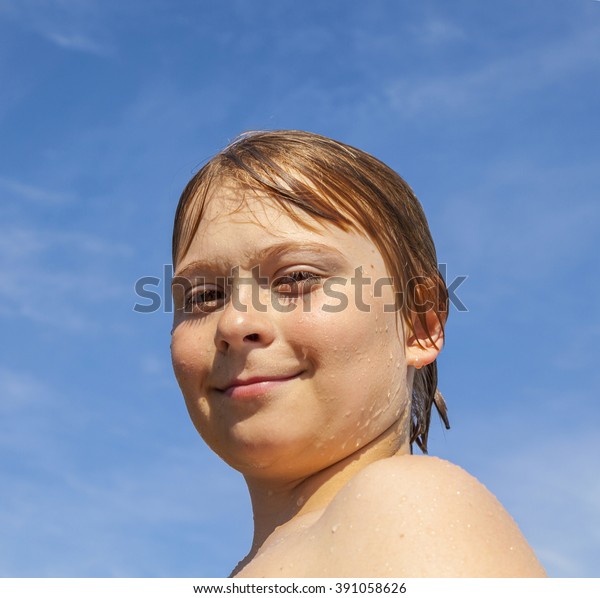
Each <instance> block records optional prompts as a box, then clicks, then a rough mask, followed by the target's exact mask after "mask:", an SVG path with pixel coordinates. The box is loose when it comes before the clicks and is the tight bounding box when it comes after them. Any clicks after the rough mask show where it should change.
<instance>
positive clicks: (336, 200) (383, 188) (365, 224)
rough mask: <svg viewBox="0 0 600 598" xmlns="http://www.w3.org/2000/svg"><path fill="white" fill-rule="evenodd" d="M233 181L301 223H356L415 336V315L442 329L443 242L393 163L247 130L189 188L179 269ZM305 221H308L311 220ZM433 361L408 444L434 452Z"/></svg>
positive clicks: (328, 144) (416, 385)
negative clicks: (212, 204)
mask: <svg viewBox="0 0 600 598" xmlns="http://www.w3.org/2000/svg"><path fill="white" fill-rule="evenodd" d="M224 182H234V183H235V184H238V185H240V186H241V187H243V188H246V189H250V190H254V191H257V192H260V193H264V194H266V195H268V196H269V197H271V198H273V199H274V200H276V202H277V203H278V205H279V206H280V207H281V208H282V209H283V210H284V211H285V212H286V213H287V214H288V215H289V216H290V217H291V218H293V219H294V220H295V221H297V222H299V221H300V218H299V216H298V214H297V211H295V210H294V208H300V210H302V211H303V212H306V213H308V214H309V215H310V216H312V217H313V218H314V219H315V220H316V221H326V222H330V223H332V224H334V225H335V226H337V227H339V228H340V229H342V230H344V231H347V230H350V229H357V230H360V231H362V232H363V233H365V234H366V235H368V237H369V238H370V239H371V241H372V242H373V243H374V244H375V245H376V246H377V248H378V249H379V251H380V253H381V255H382V256H383V259H384V262H385V264H386V266H387V269H388V272H389V273H390V275H391V276H392V278H393V281H394V287H395V290H396V297H397V298H398V299H397V305H396V308H397V309H398V311H399V312H400V314H401V316H402V321H403V323H404V324H405V325H406V326H407V327H408V330H409V331H410V332H411V333H413V334H414V332H415V330H414V316H415V315H416V316H417V318H418V321H419V323H420V326H421V328H422V329H423V330H424V331H425V334H426V335H427V337H428V338H429V340H430V341H431V342H433V343H434V345H435V341H434V340H433V338H432V337H431V331H430V330H429V327H428V322H427V314H428V313H429V312H431V311H433V313H435V315H436V316H437V320H438V322H439V325H440V326H441V329H442V331H443V328H444V324H445V322H446V318H447V316H448V290H447V288H446V284H445V282H444V280H443V278H442V276H441V274H440V272H439V270H438V265H437V257H436V252H435V246H434V244H433V239H432V238H431V233H430V231H429V226H428V224H427V219H426V218H425V214H424V213H423V208H422V207H421V204H420V203H419V201H418V200H417V198H416V197H415V195H414V193H413V191H412V189H411V188H410V187H409V186H408V184H407V183H406V182H405V181H404V180H403V179H402V178H401V177H400V176H399V175H398V174H397V173H396V172H394V171H393V170H392V169H391V168H389V167H388V166H386V165H385V164H384V163H383V162H381V161H379V160H377V159H376V158H374V157H373V156H371V155H370V154H367V153H365V152H363V151H361V150H359V149H356V148H354V147H352V146H349V145H346V144H344V143H341V142H339V141H334V140H333V139H329V138H327V137H323V136H321V135H316V134H314V133H307V132H304V131H263V132H250V133H245V134H243V135H241V136H240V137H238V138H237V139H236V140H235V141H234V142H233V143H231V144H230V145H228V146H227V147H226V148H225V149H224V150H222V151H221V152H219V153H218V154H217V155H216V156H215V157H214V158H212V159H211V160H210V161H209V162H207V163H206V165H205V166H204V167H203V168H201V169H200V171H198V173H196V174H195V175H194V177H193V178H192V179H191V180H190V182H189V183H188V184H187V186H186V188H185V189H184V191H183V193H182V195H181V198H180V200H179V205H178V206H177V212H176V214H175V224H174V229H173V267H174V268H177V263H178V262H179V261H180V260H181V258H182V257H183V256H184V255H185V254H186V253H187V251H188V249H189V247H190V245H191V243H192V240H193V238H194V236H195V234H196V231H197V230H198V226H199V224H200V221H201V219H202V215H203V211H204V207H205V203H206V198H207V196H208V194H209V191H210V189H211V188H212V187H213V185H217V184H223V183H224ZM301 224H303V225H304V226H306V222H305V221H302V222H301ZM437 377H438V376H437V364H436V362H435V361H434V362H433V363H431V364H428V365H426V366H424V367H423V368H421V369H418V370H415V376H414V381H413V393H412V402H411V428H410V442H411V446H412V443H413V442H416V444H417V446H419V448H420V449H421V450H422V451H423V452H424V453H426V452H427V436H428V432H429V423H430V420H431V408H432V405H435V406H436V408H437V410H438V412H439V414H440V416H441V418H442V420H443V422H444V424H445V425H446V428H449V424H448V417H447V410H446V405H445V403H444V399H443V398H442V396H441V394H440V393H439V391H438V390H437Z"/></svg>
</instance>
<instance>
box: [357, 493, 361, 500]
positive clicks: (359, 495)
mask: <svg viewBox="0 0 600 598" xmlns="http://www.w3.org/2000/svg"><path fill="white" fill-rule="evenodd" d="M361 496H362V494H361V493H360V492H359V493H358V494H357V495H356V498H357V499H358V500H360V497H361Z"/></svg>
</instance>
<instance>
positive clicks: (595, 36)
mask: <svg viewBox="0 0 600 598" xmlns="http://www.w3.org/2000/svg"><path fill="white" fill-rule="evenodd" d="M599 63H600V26H598V25H592V26H590V27H589V29H588V30H587V31H584V32H581V31H578V32H577V34H576V35H572V36H571V37H565V38H563V39H559V40H557V41H549V42H548V43H547V44H546V45H543V46H542V45H532V46H531V47H530V49H529V50H528V51H523V52H520V53H519V54H513V55H509V56H503V57H501V58H496V59H495V60H487V61H485V63H484V64H482V65H481V66H478V67H474V68H470V69H467V70H463V71H462V72H459V73H457V74H451V75H438V76H430V77H422V78H419V77H411V78H410V79H409V78H400V79H396V80H395V81H391V82H390V83H389V84H388V85H387V87H386V89H385V91H384V97H385V98H386V99H387V103H388V105H389V106H390V107H391V108H393V109H394V110H396V111H397V112H398V113H399V114H400V115H403V116H404V117H406V118H411V117H413V116H415V115H416V114H418V113H421V112H423V111H426V112H431V111H432V110H435V111H440V110H441V111H443V114H445V113H447V111H449V110H450V111H452V110H464V109H468V110H469V114H470V116H471V117H472V115H473V113H474V112H475V111H477V110H479V109H480V108H481V107H482V105H487V104H488V103H489V102H496V101H498V100H500V99H506V98H510V97H513V96H516V95H518V94H521V93H524V92H528V91H533V90H537V89H540V88H543V87H544V86H546V85H548V84H551V83H554V82H556V81H559V80H560V79H561V78H563V77H565V76H568V75H570V74H572V73H574V72H577V71H580V70H582V69H585V68H589V67H591V66H594V65H598V64H599ZM440 114H442V113H440Z"/></svg>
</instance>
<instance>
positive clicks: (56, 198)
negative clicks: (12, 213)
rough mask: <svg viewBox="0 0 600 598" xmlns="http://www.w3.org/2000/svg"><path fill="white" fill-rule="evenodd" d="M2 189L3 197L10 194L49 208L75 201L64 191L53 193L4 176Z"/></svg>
mask: <svg viewBox="0 0 600 598" xmlns="http://www.w3.org/2000/svg"><path fill="white" fill-rule="evenodd" d="M0 189H2V190H4V194H3V195H5V194H6V193H9V194H12V195H14V196H17V197H18V198H19V199H24V200H26V201H28V202H31V203H36V204H42V205H48V206H55V205H61V204H65V203H68V202H70V201H72V199H73V196H72V195H71V194H69V193H65V192H64V191H53V190H49V189H45V188H43V187H37V186H34V185H31V184H27V183H23V182H21V181H16V180H14V179H11V178H7V177H3V176H0Z"/></svg>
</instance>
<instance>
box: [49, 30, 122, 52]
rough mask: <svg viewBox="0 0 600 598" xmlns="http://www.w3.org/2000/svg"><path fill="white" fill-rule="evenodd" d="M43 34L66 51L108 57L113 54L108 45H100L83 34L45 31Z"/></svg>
mask: <svg viewBox="0 0 600 598" xmlns="http://www.w3.org/2000/svg"><path fill="white" fill-rule="evenodd" d="M42 33H43V35H44V36H45V37H46V38H47V39H49V40H50V41H51V42H53V43H54V44H56V45H57V46H60V47H61V48H64V49H65V50H76V51H79V52H88V53H90V54H96V55H98V56H108V55H109V54H111V53H112V51H111V48H110V47H109V46H108V45H106V44H102V43H99V42H98V41H96V40H94V39H92V38H91V37H89V36H86V35H83V34H82V33H72V32H71V33H57V32H53V31H48V30H46V31H43V32H42Z"/></svg>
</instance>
